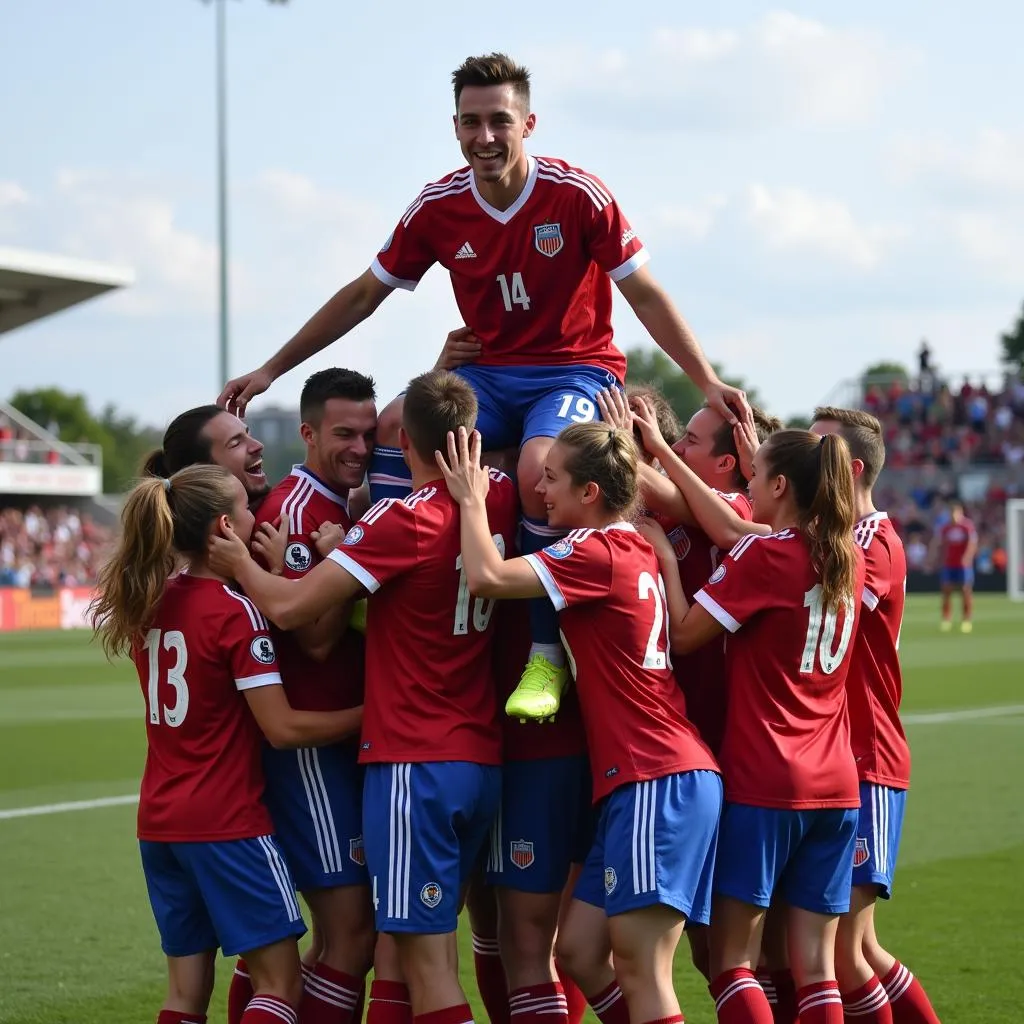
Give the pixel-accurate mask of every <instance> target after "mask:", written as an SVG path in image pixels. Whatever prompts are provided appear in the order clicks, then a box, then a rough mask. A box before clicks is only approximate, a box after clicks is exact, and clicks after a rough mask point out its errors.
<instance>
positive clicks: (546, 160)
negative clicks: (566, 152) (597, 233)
mask: <svg viewBox="0 0 1024 1024" xmlns="http://www.w3.org/2000/svg"><path fill="white" fill-rule="evenodd" d="M536 160H537V180H538V181H543V182H547V183H548V185H549V186H550V187H552V188H556V189H571V190H573V191H574V193H575V194H576V195H577V196H579V197H580V198H581V199H585V200H586V201H587V202H588V203H589V204H592V205H593V206H594V207H596V208H597V209H598V210H603V209H604V208H605V207H606V206H608V205H609V204H610V203H612V202H614V201H615V200H614V197H613V196H612V194H611V191H610V190H609V189H608V186H607V185H605V183H604V182H603V181H601V179H600V178H598V177H597V176H596V175H593V174H590V173H589V172H588V171H584V170H582V169H581V168H579V167H572V166H571V165H570V164H567V163H566V162H565V161H564V160H557V159H555V158H554V157H549V156H539V157H537V158H536Z"/></svg>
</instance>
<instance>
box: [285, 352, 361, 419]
mask: <svg viewBox="0 0 1024 1024" xmlns="http://www.w3.org/2000/svg"><path fill="white" fill-rule="evenodd" d="M376 397H377V389H376V385H375V384H374V380H373V378H372V377H367V376H366V375H365V374H362V373H358V372H357V371H355V370H343V369H341V368H340V367H337V366H332V367H330V368H329V369H326V370H318V371H317V372H316V373H314V374H313V375H312V376H310V377H307V378H306V383H305V384H303V386H302V395H301V396H300V398H299V417H300V418H301V420H302V422H303V423H309V424H310V425H311V426H314V427H317V426H319V425H320V420H321V419H323V415H324V406H325V405H326V404H327V402H328V400H329V399H331V398H344V399H347V400H348V401H350V402H372V401H374V400H375V399H376Z"/></svg>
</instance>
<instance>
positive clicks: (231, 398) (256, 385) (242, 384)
mask: <svg viewBox="0 0 1024 1024" xmlns="http://www.w3.org/2000/svg"><path fill="white" fill-rule="evenodd" d="M273 383H274V379H273V377H271V376H270V374H269V373H268V372H267V371H266V370H265V369H264V368H263V367H262V366H261V367H260V368H259V369H258V370H252V371H251V372H249V373H244V374H242V376H241V377H235V378H234V380H229V381H228V382H227V384H225V385H224V390H223V391H221V393H220V395H219V396H218V397H217V404H218V405H219V406H221V407H222V408H224V409H226V410H227V411H228V412H230V413H234V414H235V415H236V416H237V417H238V418H239V419H244V418H245V407H246V406H247V405H248V404H249V403H250V402H251V401H252V400H253V399H254V398H255V397H256V396H257V395H262V394H263V392H264V391H266V390H267V388H269V387H270V385H271V384H273Z"/></svg>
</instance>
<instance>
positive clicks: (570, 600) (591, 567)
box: [523, 533, 612, 612]
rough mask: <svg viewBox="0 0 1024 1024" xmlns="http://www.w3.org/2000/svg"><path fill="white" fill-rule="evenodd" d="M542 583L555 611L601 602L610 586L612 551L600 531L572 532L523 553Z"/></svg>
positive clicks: (609, 590) (608, 591)
mask: <svg viewBox="0 0 1024 1024" xmlns="http://www.w3.org/2000/svg"><path fill="white" fill-rule="evenodd" d="M523 557H524V558H525V559H526V561H527V562H529V563H530V566H531V567H532V568H533V571H534V572H535V573H536V574H537V578H538V579H539V580H540V582H541V583H542V584H543V586H544V590H545V591H546V593H547V595H548V597H549V598H550V599H551V603H552V604H553V605H554V606H555V611H559V612H560V611H563V610H564V609H566V608H571V607H572V606H573V605H577V604H586V603H587V602H588V601H600V600H601V599H602V598H604V597H607V596H608V594H609V593H610V592H611V588H612V560H611V551H610V550H609V548H608V545H607V544H606V543H605V542H604V538H603V537H602V535H601V534H599V533H590V534H589V536H587V537H584V538H582V539H580V538H579V537H578V536H575V534H574V533H570V534H569V536H567V537H563V538H562V539H561V540H558V541H555V543H554V544H550V545H548V547H546V548H544V549H543V550H542V551H538V552H536V553H535V554H532V555H524V556H523Z"/></svg>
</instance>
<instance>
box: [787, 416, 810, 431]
mask: <svg viewBox="0 0 1024 1024" xmlns="http://www.w3.org/2000/svg"><path fill="white" fill-rule="evenodd" d="M786 426H787V427H789V428H791V429H793V430H810V429H811V417H810V416H804V415H802V414H801V415H797V416H790V417H789V419H788V420H786Z"/></svg>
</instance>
